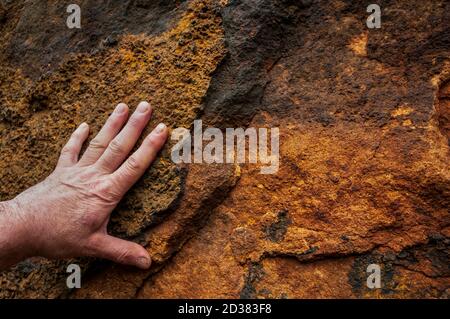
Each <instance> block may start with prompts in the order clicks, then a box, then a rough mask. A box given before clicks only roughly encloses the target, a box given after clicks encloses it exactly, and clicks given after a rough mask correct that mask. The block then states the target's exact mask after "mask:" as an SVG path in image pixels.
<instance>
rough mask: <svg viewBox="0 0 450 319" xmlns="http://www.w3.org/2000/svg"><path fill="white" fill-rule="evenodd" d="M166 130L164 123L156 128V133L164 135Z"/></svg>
mask: <svg viewBox="0 0 450 319" xmlns="http://www.w3.org/2000/svg"><path fill="white" fill-rule="evenodd" d="M165 130H166V125H165V124H164V123H159V124H158V126H157V127H156V128H155V132H156V133H158V134H159V133H162V132H164V131H165Z"/></svg>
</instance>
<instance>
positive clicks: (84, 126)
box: [80, 122, 89, 130]
mask: <svg viewBox="0 0 450 319" xmlns="http://www.w3.org/2000/svg"><path fill="white" fill-rule="evenodd" d="M88 127H89V125H88V124H87V123H86V122H83V123H81V124H80V129H82V130H85V129H87V128H88Z"/></svg>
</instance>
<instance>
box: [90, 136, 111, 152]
mask: <svg viewBox="0 0 450 319" xmlns="http://www.w3.org/2000/svg"><path fill="white" fill-rule="evenodd" d="M89 147H90V148H92V149H95V150H104V149H106V147H107V146H106V145H105V144H104V143H102V142H101V141H100V140H99V139H97V138H94V139H93V140H92V141H91V142H90V143H89Z"/></svg>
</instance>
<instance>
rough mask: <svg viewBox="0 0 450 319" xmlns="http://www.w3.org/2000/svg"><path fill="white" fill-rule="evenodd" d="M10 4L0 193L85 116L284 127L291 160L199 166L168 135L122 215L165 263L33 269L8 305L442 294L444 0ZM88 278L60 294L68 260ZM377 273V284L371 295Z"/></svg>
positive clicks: (1, 48) (2, 71)
mask: <svg viewBox="0 0 450 319" xmlns="http://www.w3.org/2000/svg"><path fill="white" fill-rule="evenodd" d="M78 2H79V5H80V7H81V9H82V28H81V29H68V28H67V26H66V24H65V19H66V17H67V13H66V10H65V9H66V6H67V5H68V3H66V1H51V2H43V1H22V0H20V1H0V180H1V182H2V183H1V184H0V200H7V199H11V198H13V197H14V196H16V195H17V194H18V193H20V192H21V191H23V190H25V189H26V188H27V187H30V186H31V185H33V184H35V183H37V182H39V181H41V180H42V179H43V178H45V177H46V175H48V174H49V173H50V172H51V171H52V169H53V168H54V166H55V163H56V160H57V157H58V153H59V150H60V149H61V147H62V145H63V144H64V143H65V141H66V140H67V138H68V136H69V135H70V133H71V132H72V131H73V130H74V128H75V127H76V126H77V125H78V124H79V123H81V122H83V121H86V122H88V123H90V125H91V127H92V128H93V134H95V133H96V132H97V131H98V130H99V128H100V127H101V125H102V123H103V122H104V121H105V119H106V118H107V116H108V114H109V113H110V112H111V110H112V109H113V107H114V105H115V104H117V103H119V102H125V103H128V104H129V105H130V106H135V105H137V103H138V102H139V101H140V100H148V101H150V103H151V104H152V105H153V106H154V109H155V116H154V117H155V118H154V119H153V120H152V122H151V123H150V124H149V127H148V128H147V132H149V131H150V130H151V129H152V128H153V127H154V125H155V124H156V123H158V122H161V121H164V122H165V123H167V125H168V126H169V127H171V128H177V127H185V128H188V129H190V128H192V123H193V121H194V120H196V119H201V120H203V125H204V126H205V127H206V126H213V127H218V128H221V129H225V128H227V127H233V128H237V127H243V128H246V127H268V128H271V127H279V128H280V167H279V170H278V172H277V173H276V174H272V175H264V174H260V164H240V165H237V164H234V165H233V164H186V165H176V164H174V163H173V162H172V161H171V159H170V148H171V143H170V142H169V144H168V145H167V147H166V148H165V149H164V150H163V152H162V153H161V155H160V157H159V159H158V160H157V162H156V163H155V164H154V165H153V167H152V168H151V169H150V170H149V171H148V172H147V173H146V174H145V175H144V176H143V178H142V179H141V180H140V181H139V182H138V183H137V184H136V186H135V187H134V188H133V189H132V190H131V191H130V192H129V194H128V195H127V196H126V197H125V198H124V199H123V201H122V202H121V203H120V204H119V206H118V207H117V209H116V210H115V211H114V212H113V214H112V218H111V223H110V232H111V233H113V234H115V235H116V236H120V237H123V238H128V239H130V240H135V241H136V242H139V243H141V244H143V245H144V246H145V247H146V248H147V250H148V251H149V253H150V255H151V256H152V259H153V264H152V268H151V269H149V270H148V271H140V270H136V269H132V268H128V267H123V266H119V265H116V264H113V263H110V262H107V261H101V260H94V259H86V258H83V259H77V260H75V261H74V260H59V261H49V260H44V259H42V258H38V257H36V258H32V259H29V260H26V261H24V262H22V263H20V264H18V265H17V266H16V267H14V268H13V269H11V270H10V271H6V272H3V273H1V274H0V298H20V297H25V298H58V297H59V298H86V297H89V298H116V297H117V298H119V297H120V298H179V297H183V298H217V297H222V298H333V297H342V298H362V297H363V298H449V297H450V215H449V207H450V169H449V168H450V166H449V162H450V152H449V145H450V25H449V21H450V2H448V1H445V0H436V1H423V0H401V1H393V0H392V1H388V0H383V1H381V0H379V1H378V3H379V5H380V6H381V8H382V27H381V28H380V29H369V28H367V26H366V19H367V16H368V13H367V12H366V8H367V1H354V0H335V1H319V0H297V1H294V0H245V1H244V0H241V1H239V0H229V1H227V0H221V1H219V0H215V1H214V0H206V1H200V0H189V1H188V0H186V1H181V0H180V1H177V0H169V1H150V0H127V1H106V0H102V1H93V0H80V1H78ZM73 262H77V263H79V264H80V265H81V266H82V269H83V271H84V275H83V281H82V288H81V289H77V290H73V291H71V290H68V289H67V288H66V282H65V280H66V275H67V274H66V272H65V270H66V266H67V264H69V263H73ZM369 264H378V265H380V266H381V268H382V278H381V281H382V288H381V289H368V288H367V286H366V278H367V273H366V269H367V266H368V265H369Z"/></svg>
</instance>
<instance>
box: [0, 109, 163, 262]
mask: <svg viewBox="0 0 450 319" xmlns="http://www.w3.org/2000/svg"><path fill="white" fill-rule="evenodd" d="M128 113H129V110H128V107H127V106H126V105H125V104H119V105H118V106H117V107H116V109H115V111H114V112H113V114H112V115H111V116H110V117H109V119H108V120H107V122H106V124H105V125H104V126H103V128H102V129H101V130H100V132H99V133H98V135H97V136H96V137H95V138H94V139H93V140H92V141H91V142H90V144H89V146H88V148H87V150H86V151H85V152H84V155H83V156H82V157H81V159H79V154H80V151H81V148H82V145H83V143H84V142H85V140H86V139H87V137H88V135H89V126H88V125H87V124H86V123H83V124H81V125H80V126H79V127H78V128H77V129H76V130H75V132H74V133H73V134H72V136H71V137H70V139H69V141H68V142H67V144H66V145H65V146H64V148H63V149H62V152H61V156H60V158H59V161H58V164H57V167H56V169H55V171H54V172H53V173H52V174H51V175H50V176H48V177H47V178H46V179H45V180H44V181H43V182H41V183H39V184H37V185H35V186H33V187H31V188H30V189H28V190H26V191H25V192H23V193H21V194H20V195H18V196H17V197H16V198H15V199H13V200H11V201H10V202H6V203H2V204H3V205H2V207H3V209H1V207H0V267H1V266H2V264H3V266H5V264H11V263H15V262H18V261H20V260H21V259H24V258H27V257H30V256H43V257H47V258H66V257H77V256H95V257H99V258H106V259H110V260H112V261H115V262H117V263H121V264H128V265H135V266H137V267H139V268H143V269H147V268H149V267H150V264H151V259H150V256H149V254H148V252H147V251H146V249H144V247H142V246H140V245H138V244H136V243H134V242H130V241H125V240H122V239H119V238H116V237H113V236H110V235H108V233H107V224H108V221H109V216H110V214H111V212H112V210H113V209H114V208H115V207H116V206H117V204H118V203H119V201H120V199H121V198H122V197H123V196H124V195H125V193H126V192H127V191H128V190H129V189H130V187H131V186H132V185H133V184H134V183H135V182H136V181H137V180H138V179H139V178H140V177H141V176H142V174H144V172H145V171H146V170H147V168H148V167H149V166H150V164H151V163H152V162H153V160H154V159H155V157H156V156H157V153H158V151H159V150H160V149H161V148H162V146H163V145H164V143H165V141H166V139H167V135H168V133H167V128H166V126H165V125H164V124H159V125H158V126H157V127H156V129H155V130H154V131H153V132H152V133H151V134H149V135H148V136H147V137H146V138H145V139H144V141H143V142H142V145H140V147H139V149H138V150H137V151H136V152H135V153H134V154H132V155H131V156H129V157H128V159H127V156H128V155H129V153H130V151H131V150H132V148H133V147H134V145H135V143H136V141H137V140H138V138H139V137H140V135H141V133H142V131H143V129H144V128H145V126H146V125H147V123H148V121H149V120H150V117H151V113H152V109H151V107H150V105H149V104H148V103H147V102H141V103H140V104H139V106H138V107H137V109H136V111H135V112H134V113H133V114H132V115H131V117H130V119H129V120H128V122H127V119H128ZM126 122H127V123H126ZM125 123H126V125H125V126H124V127H123V125H124V124H125ZM122 127H123V128H122ZM1 210H3V212H2V211H1ZM2 246H3V248H2ZM2 251H3V252H2ZM5 251H9V252H8V253H6V252H5ZM2 254H3V255H4V254H8V256H6V257H5V256H3V257H5V258H2Z"/></svg>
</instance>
